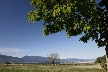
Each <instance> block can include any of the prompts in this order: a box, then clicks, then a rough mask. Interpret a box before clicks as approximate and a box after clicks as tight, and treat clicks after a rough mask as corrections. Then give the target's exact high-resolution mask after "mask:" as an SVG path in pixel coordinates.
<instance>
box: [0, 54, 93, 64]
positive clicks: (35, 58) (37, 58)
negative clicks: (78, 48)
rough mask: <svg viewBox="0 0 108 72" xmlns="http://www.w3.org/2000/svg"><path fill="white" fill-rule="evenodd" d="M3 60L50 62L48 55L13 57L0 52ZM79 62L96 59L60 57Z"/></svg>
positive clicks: (0, 57)
mask: <svg viewBox="0 0 108 72" xmlns="http://www.w3.org/2000/svg"><path fill="white" fill-rule="evenodd" d="M3 61H11V62H13V63H19V62H38V63H42V62H48V59H47V58H46V57H42V56H27V55H26V56H24V57H22V58H18V57H12V56H7V55H1V54H0V63H2V62H3ZM64 61H67V62H77V61H81V62H84V61H95V59H78V58H67V59H60V60H59V62H64Z"/></svg>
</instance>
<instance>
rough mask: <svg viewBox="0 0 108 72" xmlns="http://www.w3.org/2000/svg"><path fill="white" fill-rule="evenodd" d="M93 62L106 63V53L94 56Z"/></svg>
mask: <svg viewBox="0 0 108 72" xmlns="http://www.w3.org/2000/svg"><path fill="white" fill-rule="evenodd" d="M95 63H106V55H104V56H102V57H98V58H96V61H95Z"/></svg>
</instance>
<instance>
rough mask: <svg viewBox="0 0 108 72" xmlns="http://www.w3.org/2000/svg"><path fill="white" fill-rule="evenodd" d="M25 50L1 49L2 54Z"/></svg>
mask: <svg viewBox="0 0 108 72" xmlns="http://www.w3.org/2000/svg"><path fill="white" fill-rule="evenodd" d="M23 51H25V50H22V49H19V48H0V53H13V52H23Z"/></svg>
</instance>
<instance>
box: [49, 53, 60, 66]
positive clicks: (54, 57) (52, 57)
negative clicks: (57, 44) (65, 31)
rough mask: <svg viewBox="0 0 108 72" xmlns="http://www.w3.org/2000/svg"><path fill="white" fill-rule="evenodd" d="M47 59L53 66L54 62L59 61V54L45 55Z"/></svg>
mask: <svg viewBox="0 0 108 72" xmlns="http://www.w3.org/2000/svg"><path fill="white" fill-rule="evenodd" d="M47 58H48V60H49V61H51V62H52V64H53V65H54V63H55V61H57V60H59V54H58V53H51V54H50V55H47Z"/></svg>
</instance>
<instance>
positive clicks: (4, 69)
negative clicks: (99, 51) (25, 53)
mask: <svg viewBox="0 0 108 72" xmlns="http://www.w3.org/2000/svg"><path fill="white" fill-rule="evenodd" d="M0 72H105V71H104V70H103V69H102V68H101V67H100V66H99V65H34V64H26V65H21V64H19V65H9V66H6V65H4V64H1V65H0Z"/></svg>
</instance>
